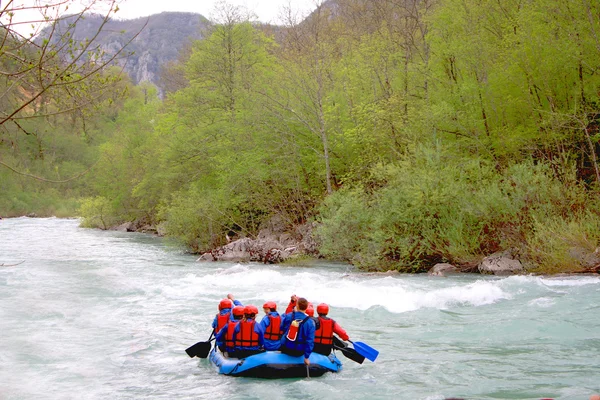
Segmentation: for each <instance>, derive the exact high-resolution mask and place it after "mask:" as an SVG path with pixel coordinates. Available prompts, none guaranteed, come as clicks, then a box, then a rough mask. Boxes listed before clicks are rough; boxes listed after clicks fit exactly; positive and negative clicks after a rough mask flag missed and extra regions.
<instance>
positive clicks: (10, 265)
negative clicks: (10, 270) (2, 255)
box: [0, 260, 25, 267]
mask: <svg viewBox="0 0 600 400" xmlns="http://www.w3.org/2000/svg"><path fill="white" fill-rule="evenodd" d="M24 262H25V260H23V261H21V262H19V263H16V264H4V263H2V264H0V267H15V266H17V265H21V264H23V263H24Z"/></svg>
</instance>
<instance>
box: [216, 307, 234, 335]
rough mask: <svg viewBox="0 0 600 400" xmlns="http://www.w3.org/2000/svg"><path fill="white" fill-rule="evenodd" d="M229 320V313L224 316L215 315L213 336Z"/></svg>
mask: <svg viewBox="0 0 600 400" xmlns="http://www.w3.org/2000/svg"><path fill="white" fill-rule="evenodd" d="M230 320H231V311H229V312H228V313H226V314H223V315H221V314H217V328H216V329H215V334H216V333H219V331H220V330H221V329H222V328H223V327H224V326H225V325H227V323H228V322H229V321H230Z"/></svg>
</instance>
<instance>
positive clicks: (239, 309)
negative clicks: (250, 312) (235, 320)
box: [231, 306, 244, 318]
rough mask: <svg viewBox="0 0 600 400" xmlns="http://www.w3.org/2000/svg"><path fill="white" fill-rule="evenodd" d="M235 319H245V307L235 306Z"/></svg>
mask: <svg viewBox="0 0 600 400" xmlns="http://www.w3.org/2000/svg"><path fill="white" fill-rule="evenodd" d="M231 312H232V313H233V316H234V317H240V318H241V317H243V316H244V306H235V307H233V310H231Z"/></svg>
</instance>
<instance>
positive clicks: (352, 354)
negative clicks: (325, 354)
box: [333, 336, 365, 364]
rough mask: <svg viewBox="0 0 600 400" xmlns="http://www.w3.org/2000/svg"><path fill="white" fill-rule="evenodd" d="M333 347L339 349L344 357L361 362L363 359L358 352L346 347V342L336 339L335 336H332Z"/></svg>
mask: <svg viewBox="0 0 600 400" xmlns="http://www.w3.org/2000/svg"><path fill="white" fill-rule="evenodd" d="M333 348H334V349H336V350H339V351H341V352H342V354H343V355H344V356H346V358H348V359H350V360H352V361H354V362H357V363H359V364H362V363H363V361H365V357H363V356H361V355H360V354H358V352H357V351H356V350H354V349H353V348H350V347H348V345H347V344H346V343H344V342H343V341H341V340H340V339H338V338H337V337H336V336H334V337H333Z"/></svg>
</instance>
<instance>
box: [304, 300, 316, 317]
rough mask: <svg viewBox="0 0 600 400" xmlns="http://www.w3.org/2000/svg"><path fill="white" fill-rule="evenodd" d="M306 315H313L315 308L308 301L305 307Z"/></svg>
mask: <svg viewBox="0 0 600 400" xmlns="http://www.w3.org/2000/svg"><path fill="white" fill-rule="evenodd" d="M306 315H308V316H309V317H314V316H315V309H314V307H313V305H312V303H308V307H306Z"/></svg>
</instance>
